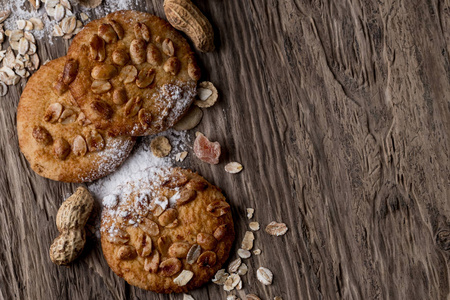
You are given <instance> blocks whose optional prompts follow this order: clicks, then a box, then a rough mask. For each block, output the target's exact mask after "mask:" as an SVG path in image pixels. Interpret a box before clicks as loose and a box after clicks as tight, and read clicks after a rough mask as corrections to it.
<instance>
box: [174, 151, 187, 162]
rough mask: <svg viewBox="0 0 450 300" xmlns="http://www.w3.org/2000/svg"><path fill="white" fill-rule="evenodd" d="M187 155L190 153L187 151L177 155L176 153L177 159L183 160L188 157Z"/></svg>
mask: <svg viewBox="0 0 450 300" xmlns="http://www.w3.org/2000/svg"><path fill="white" fill-rule="evenodd" d="M187 155H188V152H187V151H183V152H180V153H177V155H175V160H176V161H180V162H181V161H183V160H184V159H185V158H186V156H187Z"/></svg>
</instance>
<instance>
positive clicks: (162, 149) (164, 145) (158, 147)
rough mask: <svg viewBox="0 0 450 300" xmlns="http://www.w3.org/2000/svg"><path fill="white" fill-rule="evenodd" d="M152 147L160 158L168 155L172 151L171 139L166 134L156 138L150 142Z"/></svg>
mask: <svg viewBox="0 0 450 300" xmlns="http://www.w3.org/2000/svg"><path fill="white" fill-rule="evenodd" d="M150 148H151V149H152V153H153V155H154V156H156V157H159V158H162V157H166V156H167V155H169V153H170V151H172V146H171V145H170V142H169V139H168V138H166V137H165V136H158V137H156V138H154V139H153V140H152V141H151V143H150Z"/></svg>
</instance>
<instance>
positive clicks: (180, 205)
mask: <svg viewBox="0 0 450 300" xmlns="http://www.w3.org/2000/svg"><path fill="white" fill-rule="evenodd" d="M103 205H104V209H103V212H102V225H101V243H102V249H103V255H104V256H105V258H106V261H107V262H108V264H109V266H110V267H111V269H112V270H113V271H114V272H115V273H116V274H117V275H118V276H120V277H123V278H124V279H125V280H126V281H127V282H128V283H129V284H131V285H135V286H138V287H140V288H142V289H146V290H151V291H154V292H158V293H172V292H175V293H179V292H186V291H188V290H191V289H194V288H196V287H199V286H201V285H202V284H204V283H206V282H208V281H209V280H210V279H211V278H212V277H213V276H214V274H215V273H216V272H217V271H218V270H219V269H220V267H221V266H222V264H223V263H224V262H225V261H226V260H227V258H228V255H229V252H230V249H231V247H232V244H233V241H234V235H235V233H234V227H233V219H232V216H231V210H230V205H229V204H228V203H227V202H226V199H225V197H224V196H223V194H222V193H221V191H220V189H218V188H217V187H215V186H213V185H211V184H209V183H208V182H207V181H206V180H205V179H204V178H203V177H201V176H200V175H198V174H196V173H193V172H192V171H190V170H184V169H180V168H150V169H149V170H148V172H147V173H146V176H145V178H142V179H140V180H135V181H134V182H128V183H126V184H124V185H123V186H121V187H120V188H119V189H118V191H117V194H115V195H109V196H107V197H105V198H104V199H103Z"/></svg>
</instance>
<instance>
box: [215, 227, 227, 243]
mask: <svg viewBox="0 0 450 300" xmlns="http://www.w3.org/2000/svg"><path fill="white" fill-rule="evenodd" d="M227 233H228V225H227V224H223V225H220V226H219V227H217V228H216V230H214V234H213V235H214V238H215V239H216V240H218V241H220V240H221V239H223V238H224V237H225V236H226V235H227Z"/></svg>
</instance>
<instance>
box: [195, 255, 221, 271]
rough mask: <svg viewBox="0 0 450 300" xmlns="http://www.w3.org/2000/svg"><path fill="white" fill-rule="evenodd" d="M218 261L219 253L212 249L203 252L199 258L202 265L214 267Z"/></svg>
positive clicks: (198, 261) (198, 262)
mask: <svg viewBox="0 0 450 300" xmlns="http://www.w3.org/2000/svg"><path fill="white" fill-rule="evenodd" d="M216 262H217V255H216V253H214V252H212V251H206V252H203V253H202V254H201V255H200V256H199V257H198V259H197V264H198V265H199V266H200V267H208V268H209V267H213V266H214V265H215V264H216Z"/></svg>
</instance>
